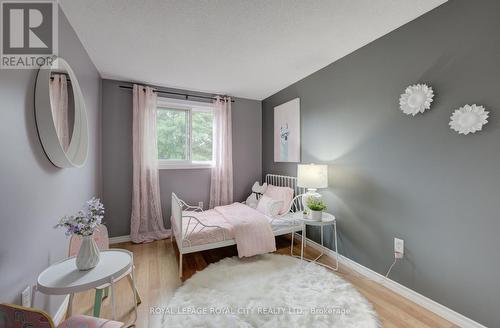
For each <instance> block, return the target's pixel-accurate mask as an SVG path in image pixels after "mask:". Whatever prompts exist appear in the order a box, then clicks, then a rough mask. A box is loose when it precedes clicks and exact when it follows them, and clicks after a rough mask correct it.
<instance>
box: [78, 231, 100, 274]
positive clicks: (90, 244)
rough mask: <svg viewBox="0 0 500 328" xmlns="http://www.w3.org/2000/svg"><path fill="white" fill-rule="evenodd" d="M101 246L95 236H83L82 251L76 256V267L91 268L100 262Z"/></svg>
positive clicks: (79, 268) (81, 268) (80, 268)
mask: <svg viewBox="0 0 500 328" xmlns="http://www.w3.org/2000/svg"><path fill="white" fill-rule="evenodd" d="M99 257H100V256H99V248H98V247H97V244H96V243H95V240H94V237H93V236H83V237H82V245H81V246H80V251H78V255H77V256H76V267H77V268H78V270H82V271H84V270H90V269H92V268H95V267H96V265H97V263H99Z"/></svg>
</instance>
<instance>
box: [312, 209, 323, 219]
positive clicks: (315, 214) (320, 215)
mask: <svg viewBox="0 0 500 328" xmlns="http://www.w3.org/2000/svg"><path fill="white" fill-rule="evenodd" d="M322 218H323V211H313V210H311V220H313V221H321V219H322Z"/></svg>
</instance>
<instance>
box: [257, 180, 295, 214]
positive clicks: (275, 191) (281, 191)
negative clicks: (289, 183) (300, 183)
mask: <svg viewBox="0 0 500 328" xmlns="http://www.w3.org/2000/svg"><path fill="white" fill-rule="evenodd" d="M264 196H267V197H271V198H272V199H275V200H281V201H282V202H283V205H282V207H281V210H280V211H279V214H284V213H286V212H287V211H288V208H289V207H290V203H291V202H292V199H293V189H292V188H289V187H276V186H273V185H268V186H267V189H266V192H265V193H264Z"/></svg>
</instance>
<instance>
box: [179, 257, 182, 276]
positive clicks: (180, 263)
mask: <svg viewBox="0 0 500 328" xmlns="http://www.w3.org/2000/svg"><path fill="white" fill-rule="evenodd" d="M179 278H182V253H179Z"/></svg>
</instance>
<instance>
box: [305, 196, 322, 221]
mask: <svg viewBox="0 0 500 328" xmlns="http://www.w3.org/2000/svg"><path fill="white" fill-rule="evenodd" d="M307 207H308V208H309V209H310V210H311V220H314V221H321V219H322V218H323V211H324V210H326V204H325V202H323V201H322V200H321V199H318V198H315V197H309V199H307Z"/></svg>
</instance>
